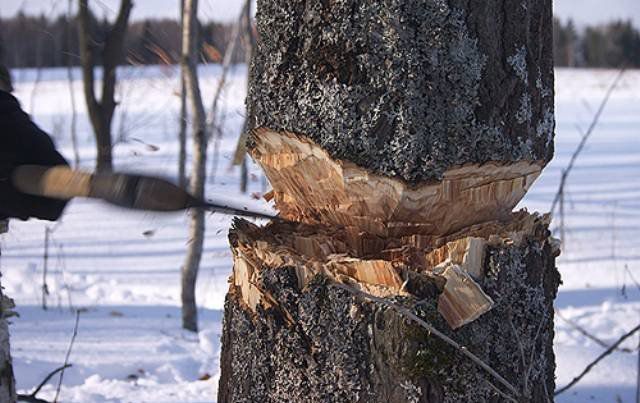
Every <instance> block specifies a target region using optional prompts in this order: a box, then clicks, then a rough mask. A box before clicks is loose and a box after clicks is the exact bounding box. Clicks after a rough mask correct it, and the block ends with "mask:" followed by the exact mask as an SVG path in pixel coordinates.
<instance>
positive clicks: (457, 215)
mask: <svg viewBox="0 0 640 403" xmlns="http://www.w3.org/2000/svg"><path fill="white" fill-rule="evenodd" d="M251 136H252V140H251V141H252V143H253V148H252V154H253V157H254V158H255V159H256V161H257V162H258V163H260V165H262V167H263V168H264V170H265V172H266V175H267V176H268V178H269V180H270V181H271V184H272V186H273V191H272V192H271V193H270V195H269V196H268V198H272V199H273V200H275V205H276V208H277V209H278V210H280V216H281V217H283V218H285V219H288V220H291V221H292V222H284V221H278V222H272V223H271V224H269V225H267V226H266V227H263V228H260V227H257V226H255V225H253V224H251V223H249V222H247V221H243V220H236V221H235V223H234V228H233V230H232V232H231V234H230V239H231V244H232V250H233V255H234V273H233V276H232V279H231V281H232V285H233V286H232V292H238V293H240V294H241V295H240V297H241V298H240V300H241V301H243V303H244V304H245V306H246V307H248V308H249V309H250V310H251V311H253V312H255V311H256V309H257V307H258V306H262V307H272V306H274V307H275V306H276V305H278V302H277V298H275V297H274V296H273V295H271V294H270V292H269V290H268V287H266V286H264V285H263V284H262V283H261V282H262V281H263V280H262V278H261V275H260V274H261V270H263V269H264V268H270V269H277V268H285V267H286V268H288V269H293V271H294V273H295V276H296V279H297V286H298V287H299V288H300V289H303V288H304V287H306V286H307V285H308V284H309V282H310V281H312V279H313V278H314V277H316V275H318V274H321V275H323V276H324V277H327V278H329V279H330V280H331V281H335V282H341V283H346V284H349V285H351V286H353V287H355V288H357V289H360V290H362V291H366V292H368V293H370V294H373V295H375V296H378V297H392V296H411V295H413V296H415V297H417V298H424V297H425V295H418V294H420V293H427V294H429V296H430V297H433V298H434V299H436V298H437V300H438V310H439V312H440V313H441V314H442V316H443V317H444V318H445V319H446V321H447V323H448V324H449V325H450V326H451V327H452V328H454V329H455V328H458V327H460V326H463V325H465V324H467V323H469V322H471V321H473V320H475V319H476V318H478V317H479V316H480V315H482V314H484V313H485V312H487V311H489V310H490V309H491V308H492V306H493V301H492V300H491V298H490V297H489V296H488V295H487V294H486V293H485V292H484V291H483V290H482V287H481V284H482V283H483V281H484V277H485V270H486V269H485V251H486V248H487V246H488V245H489V244H491V243H493V242H498V243H500V242H519V241H522V240H523V239H526V237H527V236H528V235H529V234H531V233H532V232H533V231H534V228H537V226H538V225H537V223H538V222H540V221H544V220H546V219H547V218H545V217H543V218H540V217H538V216H535V215H529V214H527V213H525V212H520V213H512V212H511V210H512V209H513V207H514V206H515V205H516V204H517V203H518V202H519V201H520V199H521V198H522V197H523V196H524V194H525V193H526V191H527V190H528V188H529V186H531V184H532V183H533V181H534V180H535V179H536V178H537V177H538V175H539V173H540V170H541V167H542V164H541V163H538V162H524V161H523V162H516V163H512V164H497V163H487V164H484V165H476V164H474V165H466V166H462V167H457V168H454V169H451V170H449V171H447V172H446V173H445V175H444V179H443V180H442V181H441V182H438V183H427V184H423V185H420V186H417V187H410V186H408V185H407V184H406V183H404V182H403V181H401V180H398V179H394V178H388V177H384V176H379V175H374V174H371V173H369V172H368V171H366V170H365V169H363V168H360V167H358V166H356V165H354V164H352V163H350V162H345V161H339V160H333V159H331V158H330V157H329V155H328V154H327V152H326V151H324V150H323V149H322V148H321V147H319V146H318V145H316V144H315V143H313V142H312V141H309V140H307V139H305V138H304V137H302V136H298V135H296V134H293V133H288V132H276V131H272V130H269V129H264V128H262V129H257V130H254V131H253V132H252V133H251ZM294 222H295V223H294ZM279 309H280V310H281V311H283V309H281V307H280V308H279ZM284 316H285V317H289V316H290V315H288V314H287V313H286V312H284Z"/></svg>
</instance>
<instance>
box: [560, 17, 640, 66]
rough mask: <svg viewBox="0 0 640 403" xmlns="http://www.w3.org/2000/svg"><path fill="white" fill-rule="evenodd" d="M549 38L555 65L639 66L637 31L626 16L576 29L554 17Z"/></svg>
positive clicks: (639, 45) (638, 33)
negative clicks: (625, 18)
mask: <svg viewBox="0 0 640 403" xmlns="http://www.w3.org/2000/svg"><path fill="white" fill-rule="evenodd" d="M553 42H554V48H553V58H554V62H555V65H556V66H562V67H614V68H620V67H629V68H634V67H635V68H637V67H640V31H638V29H636V28H635V27H634V26H633V24H632V23H631V21H630V20H629V21H622V20H619V21H613V22H610V23H608V24H605V25H597V26H587V27H585V28H584V29H577V28H576V27H575V25H574V23H573V21H571V20H568V21H567V22H566V23H562V21H560V20H559V19H557V18H554V21H553Z"/></svg>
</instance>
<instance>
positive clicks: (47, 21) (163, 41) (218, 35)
mask: <svg viewBox="0 0 640 403" xmlns="http://www.w3.org/2000/svg"><path fill="white" fill-rule="evenodd" d="M92 18H93V19H94V21H93V22H92V24H91V27H92V29H93V30H94V32H92V37H94V38H96V39H97V40H98V41H101V40H104V39H105V38H106V36H107V33H108V32H109V29H110V23H109V22H108V21H107V19H106V18H102V19H99V18H96V17H95V16H92ZM233 25H234V24H233V23H220V22H208V23H201V26H200V32H201V35H200V37H199V42H200V43H199V48H200V49H201V57H203V58H204V60H205V61H208V62H214V63H215V62H220V61H221V58H222V56H221V55H224V53H225V51H226V48H227V46H228V45H229V43H230V38H231V35H232V31H233ZM77 32H78V19H77V18H75V16H74V17H72V18H69V17H68V16H66V15H61V16H59V17H56V18H47V17H45V16H44V15H41V16H31V15H26V14H23V13H18V14H16V15H15V16H13V17H11V18H1V19H0V60H2V61H3V62H4V63H6V64H7V65H8V66H9V67H12V68H19V67H58V66H66V65H67V55H72V56H73V57H72V63H73V64H74V65H80V57H79V55H80V49H79V43H78V34H77ZM180 43H181V32H180V21H179V20H177V19H176V20H171V19H148V20H142V21H134V22H130V24H129V27H128V29H127V33H126V38H125V43H124V50H125V52H124V53H125V56H124V58H123V60H121V63H122V64H167V63H171V64H173V63H178V61H179V55H180ZM26 44H28V46H26ZM238 46H239V50H240V51H237V52H234V60H233V62H234V63H240V62H243V61H244V46H245V44H244V43H242V42H241V43H239V44H238ZM96 57H97V60H96V61H97V63H102V61H101V60H100V56H99V55H96Z"/></svg>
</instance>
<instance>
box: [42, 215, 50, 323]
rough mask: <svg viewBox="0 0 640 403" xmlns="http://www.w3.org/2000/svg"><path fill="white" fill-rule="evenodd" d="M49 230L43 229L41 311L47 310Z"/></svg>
mask: <svg viewBox="0 0 640 403" xmlns="http://www.w3.org/2000/svg"><path fill="white" fill-rule="evenodd" d="M50 235H51V228H49V226H46V227H44V256H43V257H42V309H43V310H44V311H46V310H47V295H49V286H48V285H47V270H48V268H49V237H50Z"/></svg>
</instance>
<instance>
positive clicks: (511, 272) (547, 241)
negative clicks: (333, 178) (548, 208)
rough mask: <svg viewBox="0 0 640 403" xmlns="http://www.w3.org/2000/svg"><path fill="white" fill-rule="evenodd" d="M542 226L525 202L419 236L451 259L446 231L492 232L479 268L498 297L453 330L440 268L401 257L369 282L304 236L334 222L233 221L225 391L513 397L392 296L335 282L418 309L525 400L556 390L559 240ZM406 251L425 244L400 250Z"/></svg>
mask: <svg viewBox="0 0 640 403" xmlns="http://www.w3.org/2000/svg"><path fill="white" fill-rule="evenodd" d="M547 225H548V219H547V218H546V217H539V216H537V215H529V214H527V213H522V212H521V213H516V214H514V215H513V216H512V217H511V218H510V220H508V221H507V222H500V223H498V222H491V223H487V224H483V225H476V226H473V227H469V228H466V229H465V230H462V231H459V232H458V233H457V234H456V235H455V236H449V237H446V238H441V239H440V240H439V241H435V242H432V243H430V245H428V246H422V247H420V248H418V247H416V246H413V251H414V252H415V251H416V250H418V251H420V252H424V253H423V256H427V259H426V260H429V259H436V261H437V260H438V259H437V256H440V257H441V258H444V260H445V261H449V262H450V260H451V258H452V257H453V256H454V253H453V252H452V251H450V253H448V254H447V253H444V254H443V251H442V248H443V247H444V246H447V245H450V242H452V241H455V240H456V239H464V238H466V237H468V236H469V235H473V236H474V237H476V238H480V239H483V240H484V241H485V242H486V246H485V250H484V255H483V258H482V259H481V261H480V269H479V271H480V272H481V274H482V277H481V278H477V277H476V278H475V280H471V277H470V281H473V282H474V283H475V284H477V285H478V286H479V287H480V288H481V290H483V292H484V293H485V294H486V296H487V297H488V298H490V301H491V302H492V303H491V308H490V309H489V310H488V311H487V312H486V313H480V314H479V315H478V317H477V318H475V320H471V321H470V323H468V324H463V325H460V326H461V327H459V328H458V329H457V330H452V329H451V324H452V322H451V321H450V320H445V318H444V317H443V312H445V311H444V310H443V309H442V304H443V295H445V294H446V292H445V290H446V285H445V284H446V283H445V282H444V281H442V279H443V278H442V277H443V276H442V273H440V274H439V273H438V272H437V271H434V270H432V269H433V267H423V266H420V265H409V264H400V263H398V262H399V261H400V260H398V259H396V260H395V262H396V263H394V265H393V267H394V270H397V271H396V273H397V274H398V275H399V276H400V278H401V279H402V280H403V281H402V283H401V284H400V287H395V282H389V283H388V284H385V283H384V282H378V283H377V284H374V282H371V283H369V282H368V280H367V279H365V278H362V277H360V278H358V275H357V273H361V272H362V270H356V271H354V270H349V267H348V265H347V266H344V267H342V270H341V269H340V267H338V266H339V265H340V264H339V263H336V260H334V259H335V254H327V255H325V256H324V258H319V257H318V256H320V255H321V254H320V255H316V256H315V257H314V256H310V255H309V250H310V249H309V247H308V245H309V242H306V243H305V242H300V241H299V240H300V239H302V238H306V239H316V240H318V239H324V240H325V243H324V245H325V249H326V245H327V243H326V241H327V240H330V239H334V240H338V239H340V234H339V233H336V232H332V233H331V236H325V235H326V234H324V235H323V233H324V231H334V230H327V229H325V228H321V227H310V226H309V225H306V224H290V223H273V224H270V225H268V226H266V227H264V228H258V227H256V226H254V225H252V224H249V223H248V222H246V221H242V220H238V221H236V223H235V228H234V229H233V230H232V231H231V234H230V239H231V244H232V248H233V252H234V256H235V265H234V275H233V278H232V284H231V288H230V291H229V294H228V296H227V300H226V304H225V318H224V330H223V336H222V358H221V366H222V374H221V379H220V386H219V396H218V401H219V402H221V403H222V402H325V401H331V402H462V401H469V402H477V401H504V400H505V399H506V397H505V396H504V395H502V394H499V392H497V390H496V389H499V390H502V392H503V393H506V394H507V395H509V396H512V394H510V393H509V392H508V391H506V390H504V388H502V387H501V385H499V384H497V383H496V381H495V380H494V379H493V378H492V377H491V376H490V375H489V374H488V373H486V372H485V371H484V370H483V369H481V368H480V367H478V366H477V365H476V364H475V363H474V362H472V361H470V360H469V359H468V358H466V357H465V356H463V355H462V353H461V352H460V351H459V350H456V349H454V348H452V347H451V346H449V345H447V344H445V343H444V342H442V341H441V340H440V339H438V338H436V337H435V336H433V335H430V334H429V333H428V332H427V331H425V330H424V329H423V328H421V327H419V326H418V325H416V324H415V323H412V322H411V321H410V320H408V319H407V318H405V317H403V316H402V315H401V314H399V313H397V311H395V310H393V309H391V308H389V307H388V306H384V305H380V304H377V303H375V302H369V301H366V300H363V299H362V298H359V297H357V296H355V295H354V294H352V293H349V292H348V291H346V290H344V289H341V288H338V287H336V286H334V284H335V283H337V282H339V283H346V284H350V285H351V286H353V287H356V288H358V289H361V290H364V291H366V292H371V293H377V294H378V295H382V296H384V297H386V298H389V300H393V301H395V302H396V303H399V304H401V305H403V306H405V307H406V308H408V309H410V310H412V311H413V312H414V313H416V314H417V315H419V316H420V317H421V318H423V319H424V320H425V321H427V322H428V323H430V324H432V325H433V326H434V327H436V328H437V329H439V330H441V331H443V332H444V333H445V334H447V335H448V336H449V337H451V338H452V339H454V340H455V341H457V342H458V343H460V344H461V345H463V346H465V347H466V348H468V350H469V351H471V352H473V353H474V354H475V355H477V356H478V357H479V358H480V359H481V360H482V361H484V362H485V363H486V364H488V365H489V366H490V367H492V368H493V369H494V370H495V371H497V372H498V373H499V374H501V375H502V376H503V377H504V378H506V379H507V380H508V381H509V382H510V383H511V384H512V385H514V386H515V387H516V388H517V389H518V391H519V394H520V396H521V399H523V400H526V401H531V402H545V403H546V402H547V401H553V391H554V389H555V383H554V371H555V359H554V353H553V345H552V343H553V336H554V331H553V300H554V298H555V295H556V292H557V288H558V285H559V282H560V276H559V273H558V271H557V269H556V268H555V257H556V256H557V254H558V248H557V244H556V242H555V241H554V240H553V238H551V237H550V234H549V231H548V230H547ZM338 232H339V231H338ZM323 236H324V238H323ZM296 239H298V242H297V243H296V241H295V240H296ZM336 243H337V242H336ZM316 245H320V246H322V242H320V243H319V244H318V243H316ZM318 250H319V251H321V250H323V248H322V247H320V249H317V250H316V251H318ZM379 250H383V251H384V248H380V249H379ZM425 254H426V255H425ZM410 255H411V256H416V254H415V253H413V254H405V257H406V256H410ZM375 258H378V259H381V258H382V256H377V257H374V256H367V257H364V256H360V257H354V258H352V260H348V261H350V262H353V259H355V260H357V261H360V262H363V264H366V263H367V262H371V261H372V259H375ZM338 261H339V260H338ZM343 261H344V260H343ZM431 261H432V262H433V260H431ZM405 263H407V262H405ZM441 263H443V262H441ZM467 263H468V262H467ZM436 266H437V265H436ZM400 267H401V269H399V268H400ZM460 267H464V264H462V265H461V266H460ZM376 272H377V273H379V272H380V271H379V270H378V271H376ZM447 282H448V281H447ZM461 301H464V299H463V300H461ZM448 319H449V318H448ZM496 385H497V386H496ZM512 397H515V396H512Z"/></svg>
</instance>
